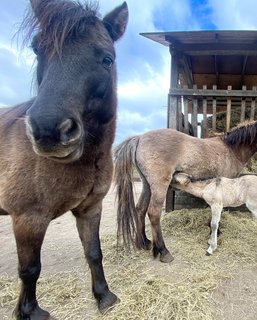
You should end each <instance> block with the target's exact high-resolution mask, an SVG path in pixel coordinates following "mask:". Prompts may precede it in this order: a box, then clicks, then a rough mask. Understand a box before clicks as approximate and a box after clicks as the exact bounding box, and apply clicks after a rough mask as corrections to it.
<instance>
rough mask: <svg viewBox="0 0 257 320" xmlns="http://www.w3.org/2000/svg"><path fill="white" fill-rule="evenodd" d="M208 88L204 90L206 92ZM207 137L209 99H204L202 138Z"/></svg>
mask: <svg viewBox="0 0 257 320" xmlns="http://www.w3.org/2000/svg"><path fill="white" fill-rule="evenodd" d="M206 89H207V86H206V85H204V86H203V90H206ZM206 137H207V99H206V98H204V99H203V123H202V138H206Z"/></svg>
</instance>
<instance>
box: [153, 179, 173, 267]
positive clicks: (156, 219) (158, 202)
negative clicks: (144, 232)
mask: <svg viewBox="0 0 257 320" xmlns="http://www.w3.org/2000/svg"><path fill="white" fill-rule="evenodd" d="M168 185H169V183H168V181H167V182H166V183H165V184H164V183H163V184H161V183H160V185H155V186H153V185H152V189H151V191H152V193H151V200H150V204H149V208H148V216H149V219H150V222H151V227H152V236H153V256H154V257H156V256H157V255H158V254H160V261H161V262H171V261H172V260H173V259H174V258H173V257H172V255H171V254H170V252H169V250H168V249H167V248H166V246H165V243H164V240H163V236H162V230H161V224H160V219H161V213H162V206H163V203H164V200H165V197H166V193H167V189H168Z"/></svg>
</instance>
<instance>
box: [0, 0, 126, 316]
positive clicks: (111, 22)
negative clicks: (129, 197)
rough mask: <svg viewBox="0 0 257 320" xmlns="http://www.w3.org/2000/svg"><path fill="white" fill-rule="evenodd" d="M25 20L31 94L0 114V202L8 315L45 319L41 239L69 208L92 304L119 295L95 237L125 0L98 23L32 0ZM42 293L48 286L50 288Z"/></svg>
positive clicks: (65, 2) (73, 4) (91, 16)
mask: <svg viewBox="0 0 257 320" xmlns="http://www.w3.org/2000/svg"><path fill="white" fill-rule="evenodd" d="M31 5H32V9H33V10H31V13H30V14H29V15H28V16H27V17H26V20H25V22H24V23H23V26H26V27H28V29H27V30H28V36H30V37H32V36H33V41H32V48H33V49H34V52H35V53H36V55H37V60H38V65H37V80H38V92H37V96H36V97H35V98H33V99H31V100H30V101H28V102H25V103H23V104H19V105H17V106H15V107H13V108H9V109H7V110H4V112H3V113H2V115H1V118H0V139H1V143H0V158H1V159H0V170H1V174H0V207H1V209H0V210H1V211H0V213H1V214H9V215H10V216H11V218H12V222H13V231H14V235H15V239H16V244H17V253H18V260H19V267H18V271H19V277H20V279H21V291H20V296H19V300H18V303H17V306H16V309H15V311H14V318H15V319H31V320H32V319H33V320H39V319H40V320H44V319H48V318H49V313H48V312H47V311H44V310H42V309H41V308H40V307H39V305H38V302H37V299H36V283H37V280H38V277H39V274H40V270H41V263H40V251H41V245H42V242H43V239H44V236H45V233H46V230H47V227H48V225H49V223H50V222H51V220H53V219H55V218H57V217H59V216H60V215H62V214H63V213H65V212H67V211H68V210H71V211H72V213H73V214H74V216H75V217H76V222H77V229H78V232H79V236H80V239H81V241H82V245H83V247H84V252H85V257H86V259H87V262H88V264H89V267H90V270H91V275H92V290H93V294H94V296H95V298H96V300H97V302H98V307H99V309H100V310H102V309H104V308H106V307H109V306H111V305H113V304H114V303H115V302H116V300H117V297H116V295H115V294H113V293H112V292H111V291H110V290H109V288H108V284H107V282H106V280H105V276H104V271H103V265H102V252H101V247H100V240H99V224H100V218H101V210H102V200H103V197H104V196H105V194H106V193H107V191H108V189H109V186H110V183H111V179H112V169H113V162H112V151H111V148H112V143H113V140H114V134H115V122H116V69H115V51H114V45H113V44H114V42H115V41H116V40H118V39H119V38H120V37H121V36H122V35H123V33H124V31H125V28H126V24H127V20H128V8H127V4H126V3H125V2H124V3H123V4H122V5H121V6H119V7H117V8H116V9H114V10H113V11H112V12H110V13H109V14H108V15H106V16H105V17H104V18H103V19H100V18H98V16H97V11H96V6H93V5H92V4H91V5H90V4H89V3H88V4H87V3H79V2H77V1H69V0H31ZM49 290H50V288H49Z"/></svg>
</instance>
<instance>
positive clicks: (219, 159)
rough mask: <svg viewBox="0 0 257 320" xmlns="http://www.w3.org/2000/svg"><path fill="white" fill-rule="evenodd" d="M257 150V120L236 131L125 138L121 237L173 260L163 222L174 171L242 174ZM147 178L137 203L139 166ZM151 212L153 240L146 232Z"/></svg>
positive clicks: (119, 155)
mask: <svg viewBox="0 0 257 320" xmlns="http://www.w3.org/2000/svg"><path fill="white" fill-rule="evenodd" d="M256 151H257V122H255V123H251V124H245V125H244V126H241V127H239V128H237V129H235V130H233V131H231V132H230V133H227V134H225V135H222V136H217V137H213V138H207V139H198V138H195V137H191V136H189V135H186V134H184V133H181V132H178V131H176V130H172V129H160V130H155V131H149V132H147V133H145V134H143V135H141V136H135V137H132V138H129V139H127V140H125V141H124V142H123V143H121V144H120V145H119V146H118V147H117V148H116V150H115V177H114V180H115V183H116V186H117V196H118V236H121V235H122V236H123V240H124V242H125V244H127V245H129V244H130V243H131V242H135V245H136V247H137V248H143V249H150V248H151V247H152V249H153V255H154V256H155V257H156V256H157V255H158V254H160V260H161V261H162V262H170V261H172V260H173V257H172V256H171V254H170V252H169V251H168V249H167V248H166V246H165V243H164V240H163V237H162V231H161V226H160V217H161V211H162V205H163V202H164V200H165V196H166V193H167V189H168V186H169V184H170V182H171V180H172V176H173V174H174V172H184V173H187V174H189V175H190V176H193V177H194V178H196V179H197V178H206V177H216V176H224V177H228V178H233V177H236V176H237V175H238V174H239V173H240V171H241V170H242V168H243V167H244V165H245V164H246V163H247V161H248V160H249V159H250V158H251V156H252V155H253V154H254V153H255V152H256ZM134 167H135V168H136V169H137V171H138V172H139V174H140V176H141V180H142V183H143V189H142V193H141V195H140V198H139V201H138V203H137V205H136V206H135V203H134V197H133V168H134ZM146 213H148V216H149V219H150V222H151V227H152V238H153V243H151V241H150V240H149V239H148V238H147V237H146V233H145V216H146Z"/></svg>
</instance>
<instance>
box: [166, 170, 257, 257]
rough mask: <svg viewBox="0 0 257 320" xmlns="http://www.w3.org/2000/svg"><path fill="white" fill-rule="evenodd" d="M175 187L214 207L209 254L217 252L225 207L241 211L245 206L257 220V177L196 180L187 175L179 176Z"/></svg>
mask: <svg viewBox="0 0 257 320" xmlns="http://www.w3.org/2000/svg"><path fill="white" fill-rule="evenodd" d="M172 186H173V187H176V188H178V189H180V190H184V191H186V192H188V193H191V194H193V195H194V196H196V197H199V198H202V199H204V200H205V201H206V202H207V203H208V205H209V206H210V207H211V212H212V219H211V236H210V239H209V241H208V243H209V245H210V246H209V248H208V249H207V252H206V254H207V255H210V254H212V253H213V251H214V250H216V249H217V233H218V228H219V222H220V216H221V212H222V209H223V208H224V207H238V206H240V205H242V204H245V205H246V207H247V208H248V209H249V210H250V211H251V212H252V213H253V215H254V216H255V217H256V218H257V176H256V175H253V174H252V175H251V174H247V175H243V176H241V177H238V178H234V179H228V178H225V177H219V178H213V179H206V180H194V179H193V178H192V177H190V176H189V175H187V174H186V173H176V174H175V175H174V176H173V181H172Z"/></svg>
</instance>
